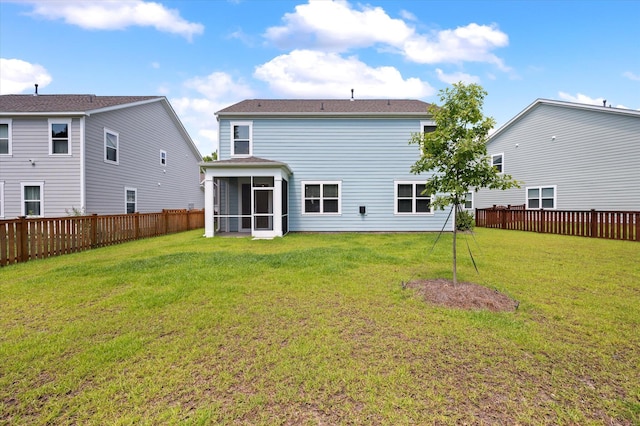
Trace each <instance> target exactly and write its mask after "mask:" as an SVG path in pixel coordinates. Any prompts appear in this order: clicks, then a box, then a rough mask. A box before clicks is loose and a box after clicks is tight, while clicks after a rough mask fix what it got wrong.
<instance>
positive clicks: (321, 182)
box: [300, 180, 342, 216]
mask: <svg viewBox="0 0 640 426" xmlns="http://www.w3.org/2000/svg"><path fill="white" fill-rule="evenodd" d="M306 185H320V201H321V202H320V212H310V213H307V212H305V211H304V209H305V201H306V197H305V196H304V187H305V186H306ZM324 185H338V211H337V212H328V213H325V212H323V211H322V210H323V209H324V203H322V201H323V200H324V197H323V196H322V193H323V186H324ZM300 191H301V192H300V198H301V199H302V206H301V210H300V211H301V212H302V215H303V216H341V215H342V181H341V180H303V181H302V182H301V187H300Z"/></svg>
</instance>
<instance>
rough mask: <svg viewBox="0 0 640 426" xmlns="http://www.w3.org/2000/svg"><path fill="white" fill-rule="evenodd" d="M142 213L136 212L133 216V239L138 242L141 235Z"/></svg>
mask: <svg viewBox="0 0 640 426" xmlns="http://www.w3.org/2000/svg"><path fill="white" fill-rule="evenodd" d="M139 228H140V213H139V212H135V213H134V214H133V239H134V240H137V239H138V236H139V235H140V230H139Z"/></svg>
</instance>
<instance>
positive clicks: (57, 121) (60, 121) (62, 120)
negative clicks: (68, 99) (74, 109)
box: [47, 118, 73, 157]
mask: <svg viewBox="0 0 640 426" xmlns="http://www.w3.org/2000/svg"><path fill="white" fill-rule="evenodd" d="M52 124H66V125H67V131H68V132H69V138H68V139H67V144H68V145H67V147H68V151H67V152H66V153H64V154H59V153H55V154H54V152H53V135H51V125H52ZM47 132H48V133H49V155H50V156H54V157H70V156H71V155H72V150H71V146H72V145H73V144H72V143H71V142H72V139H73V138H72V137H71V133H72V132H71V119H70V118H50V119H49V120H48V127H47Z"/></svg>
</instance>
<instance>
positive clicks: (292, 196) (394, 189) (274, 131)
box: [201, 99, 452, 238]
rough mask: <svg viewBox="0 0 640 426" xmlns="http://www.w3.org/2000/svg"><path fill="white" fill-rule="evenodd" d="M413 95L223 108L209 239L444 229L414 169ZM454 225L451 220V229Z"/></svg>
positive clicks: (210, 170)
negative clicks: (217, 236)
mask: <svg viewBox="0 0 640 426" xmlns="http://www.w3.org/2000/svg"><path fill="white" fill-rule="evenodd" d="M428 106H429V104H427V103H425V102H422V101H417V100H348V99H347V100H322V99H320V100H269V99H252V100H245V101H242V102H239V103H237V104H235V105H232V106H230V107H228V108H225V109H223V110H221V111H219V112H218V113H217V114H216V115H217V118H218V121H219V123H220V126H219V134H220V138H219V140H220V151H219V160H218V161H214V162H209V163H202V164H201V166H202V167H203V168H204V169H205V235H206V236H208V237H212V236H214V234H215V233H217V232H246V233H250V234H251V235H253V236H254V237H256V238H272V237H275V236H282V235H285V234H286V233H287V232H289V231H316V232H318V231H319V232H337V231H355V232H358V231H367V232H371V231H439V230H441V229H442V228H443V226H444V224H445V222H446V219H447V216H448V211H434V209H433V208H432V206H431V203H430V198H431V197H430V196H429V195H423V194H422V191H423V189H424V183H425V181H426V178H427V176H424V175H421V176H417V175H413V174H411V172H410V167H411V165H412V164H413V163H414V162H415V161H416V160H417V159H418V158H419V155H420V152H419V147H418V146H416V145H409V144H408V142H409V139H410V137H411V134H412V133H417V132H421V131H425V130H426V131H429V130H430V129H433V126H434V122H433V121H432V120H431V117H430V116H429V114H428V113H427V108H428ZM446 229H447V230H451V229H452V224H450V223H449V224H448V225H447V228H446Z"/></svg>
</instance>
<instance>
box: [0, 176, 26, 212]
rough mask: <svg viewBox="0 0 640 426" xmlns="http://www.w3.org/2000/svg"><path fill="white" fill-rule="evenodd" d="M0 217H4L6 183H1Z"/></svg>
mask: <svg viewBox="0 0 640 426" xmlns="http://www.w3.org/2000/svg"><path fill="white" fill-rule="evenodd" d="M23 194H24V192H23ZM0 217H4V182H0Z"/></svg>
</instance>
